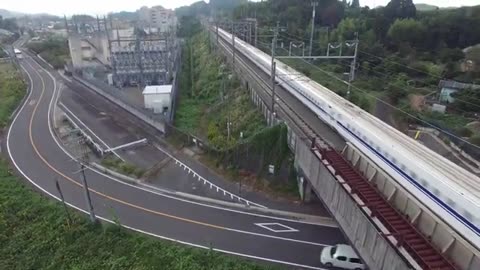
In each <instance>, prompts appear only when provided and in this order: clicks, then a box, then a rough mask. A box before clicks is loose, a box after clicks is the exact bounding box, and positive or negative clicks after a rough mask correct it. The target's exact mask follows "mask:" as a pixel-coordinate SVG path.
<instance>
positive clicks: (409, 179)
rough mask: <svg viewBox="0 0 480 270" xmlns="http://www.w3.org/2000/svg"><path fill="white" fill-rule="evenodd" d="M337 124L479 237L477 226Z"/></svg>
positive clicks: (479, 230)
mask: <svg viewBox="0 0 480 270" xmlns="http://www.w3.org/2000/svg"><path fill="white" fill-rule="evenodd" d="M337 124H338V125H340V127H342V128H343V129H345V130H346V131H347V132H348V133H350V134H351V135H352V136H354V137H355V138H356V139H357V140H358V141H360V142H361V143H362V144H363V145H365V146H366V147H367V148H368V149H370V151H372V152H373V153H374V154H375V155H377V156H378V157H380V158H381V159H382V160H383V161H384V162H385V163H387V164H388V165H389V166H390V167H392V168H393V169H394V170H395V171H397V172H398V173H400V174H401V175H402V176H403V177H404V178H405V179H407V180H408V181H409V182H410V183H412V184H413V185H414V186H416V187H417V188H418V189H420V190H421V191H422V192H423V193H425V194H426V195H427V196H428V197H430V198H431V199H432V200H434V201H435V202H436V203H437V204H439V205H440V206H441V207H442V208H444V209H445V210H446V211H447V212H449V213H450V214H451V215H453V216H454V217H455V218H456V219H457V220H459V221H460V222H461V223H463V224H464V225H466V226H467V227H469V228H470V230H472V231H474V232H475V233H476V234H477V235H480V229H479V228H478V227H477V226H475V224H473V223H471V222H470V221H469V220H467V219H466V218H465V217H463V216H462V215H461V214H459V213H457V212H456V211H455V210H454V209H453V208H451V207H450V206H449V205H447V204H446V203H445V202H443V201H442V200H441V199H440V198H438V197H437V196H435V195H434V194H432V193H431V192H430V191H429V190H427V189H426V188H425V187H423V186H422V185H421V184H420V183H418V182H417V181H416V180H415V179H413V178H412V177H410V176H409V175H408V174H406V173H405V172H404V171H402V170H401V169H399V168H398V167H397V166H396V165H395V164H393V163H392V162H391V161H390V160H388V159H387V158H386V157H385V156H383V155H382V154H381V153H379V152H378V151H377V150H375V149H374V148H373V147H372V146H370V145H369V144H368V143H367V142H365V141H364V140H363V139H362V138H360V137H359V136H357V135H356V134H355V133H353V132H352V131H350V130H349V129H348V128H347V127H345V126H344V125H343V124H342V123H340V122H339V121H337Z"/></svg>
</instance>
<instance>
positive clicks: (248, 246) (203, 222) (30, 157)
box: [6, 55, 344, 269]
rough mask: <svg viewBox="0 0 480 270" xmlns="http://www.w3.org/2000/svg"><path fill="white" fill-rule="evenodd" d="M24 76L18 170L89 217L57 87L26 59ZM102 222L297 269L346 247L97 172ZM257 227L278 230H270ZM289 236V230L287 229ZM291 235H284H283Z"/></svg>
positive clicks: (302, 229)
mask: <svg viewBox="0 0 480 270" xmlns="http://www.w3.org/2000/svg"><path fill="white" fill-rule="evenodd" d="M21 66H22V69H23V70H24V71H25V73H26V74H27V77H28V78H29V80H30V92H29V96H28V98H27V99H26V101H25V103H24V104H23V106H22V107H21V109H20V110H19V112H18V113H17V115H16V116H15V118H14V121H13V122H12V124H11V126H10V129H9V132H8V135H7V140H6V145H7V149H8V153H9V156H10V159H11V162H12V163H13V164H14V166H15V168H16V170H17V171H18V172H19V173H20V174H21V175H23V177H25V178H26V179H27V180H28V181H30V182H31V183H32V184H33V185H35V186H36V187H37V188H38V189H39V190H41V191H42V192H43V193H46V194H48V195H49V196H51V197H54V198H56V199H57V200H58V197H57V191H56V188H55V182H54V180H55V179H58V181H59V182H60V186H61V188H62V191H63V194H64V197H65V199H66V201H67V203H68V204H69V205H70V206H71V207H74V208H76V209H77V210H80V211H82V212H86V211H85V210H83V209H85V208H86V207H85V205H86V204H85V200H84V193H83V190H82V185H81V180H80V173H79V164H78V163H77V162H76V161H74V160H73V157H72V156H70V155H69V154H68V153H67V152H66V151H65V150H64V149H63V148H62V146H61V144H60V142H58V140H57V139H56V137H55V136H54V129H53V127H52V121H51V116H52V111H53V110H54V109H55V106H56V96H57V93H58V91H57V83H56V81H55V79H54V77H53V76H52V74H51V73H50V72H49V71H47V70H45V69H44V68H42V67H41V66H40V65H39V64H38V63H36V62H35V61H34V60H33V59H31V58H30V57H28V56H27V55H25V59H23V60H22V61H21ZM85 173H86V175H87V178H88V181H89V188H90V192H91V197H92V202H93V207H94V209H95V213H96V215H97V217H98V218H100V219H102V220H104V221H108V222H112V221H111V220H114V219H115V220H118V221H119V222H120V223H121V224H122V226H125V227H127V228H130V229H132V230H136V231H139V232H142V233H146V234H149V235H152V236H156V237H158V238H163V239H168V240H174V241H178V242H181V243H184V244H188V245H192V246H196V247H201V248H210V247H213V248H214V249H215V250H217V251H221V252H225V253H229V254H234V255H240V256H244V257H249V258H254V259H259V260H265V261H270V262H276V263H282V264H287V265H291V266H296V267H305V268H314V269H318V268H321V264H320V263H319V254H320V251H321V249H322V247H323V246H325V245H332V244H336V243H341V242H344V240H343V239H344V237H343V236H342V234H341V232H340V230H338V229H337V228H331V227H325V226H319V225H315V224H309V223H304V222H299V221H294V220H286V219H282V218H278V217H275V216H266V215H257V214H252V213H247V212H242V211H238V210H232V209H227V208H222V207H216V206H211V205H204V204H201V203H198V202H194V201H188V200H185V199H181V198H177V197H173V196H170V195H166V194H162V193H156V192H152V191H149V190H145V189H142V188H139V187H136V186H132V185H129V184H127V183H124V182H121V181H118V180H116V179H113V178H111V177H109V176H106V175H103V174H101V173H99V172H95V171H92V170H86V171H85ZM256 223H257V224H258V223H280V224H282V225H283V226H287V227H283V228H281V227H278V226H277V227H273V228H270V229H269V228H268V225H267V227H266V228H265V227H262V226H259V225H257V224H256ZM288 228H290V229H288ZM281 230H286V231H285V232H279V231H281Z"/></svg>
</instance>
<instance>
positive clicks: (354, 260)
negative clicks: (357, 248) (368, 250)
mask: <svg viewBox="0 0 480 270" xmlns="http://www.w3.org/2000/svg"><path fill="white" fill-rule="evenodd" d="M350 262H351V263H358V264H362V261H360V259H358V258H350Z"/></svg>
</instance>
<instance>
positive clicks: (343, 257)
mask: <svg viewBox="0 0 480 270" xmlns="http://www.w3.org/2000/svg"><path fill="white" fill-rule="evenodd" d="M337 260H339V261H342V262H346V261H347V257H345V256H338V257H337Z"/></svg>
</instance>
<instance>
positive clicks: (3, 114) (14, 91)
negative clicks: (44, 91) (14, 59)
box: [0, 63, 26, 129]
mask: <svg viewBox="0 0 480 270" xmlns="http://www.w3.org/2000/svg"><path fill="white" fill-rule="evenodd" d="M25 89H26V85H25V83H24V82H23V80H22V79H21V76H20V74H19V73H18V71H17V70H15V68H14V67H13V65H11V64H9V63H5V64H0V129H1V128H3V127H4V126H6V125H7V123H8V121H9V117H10V115H11V113H12V112H13V111H14V110H15V108H16V106H17V105H18V103H19V102H20V100H22V97H23V96H24V95H25Z"/></svg>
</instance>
